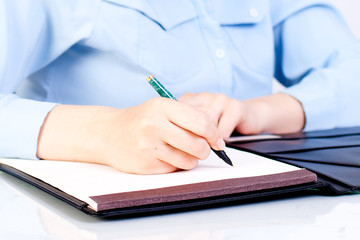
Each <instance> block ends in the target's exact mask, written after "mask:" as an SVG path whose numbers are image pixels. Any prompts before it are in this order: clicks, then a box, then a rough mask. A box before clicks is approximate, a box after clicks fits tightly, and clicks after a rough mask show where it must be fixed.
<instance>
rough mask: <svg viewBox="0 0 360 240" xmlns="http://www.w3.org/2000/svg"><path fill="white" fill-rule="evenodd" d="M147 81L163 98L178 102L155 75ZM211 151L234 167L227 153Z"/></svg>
mask: <svg viewBox="0 0 360 240" xmlns="http://www.w3.org/2000/svg"><path fill="white" fill-rule="evenodd" d="M147 81H148V82H149V83H150V85H151V86H152V87H153V88H154V89H155V91H156V92H157V93H158V94H159V95H160V96H161V97H166V98H170V99H173V100H176V101H177V99H176V98H175V97H174V96H173V95H172V94H171V93H170V92H169V91H168V90H167V89H166V88H165V87H164V86H163V85H162V84H161V83H160V82H159V81H158V80H157V79H156V78H155V77H154V76H153V75H150V76H149V77H148V78H147ZM211 150H212V151H213V152H214V153H215V154H216V155H217V156H218V157H220V158H221V159H222V160H223V161H224V162H225V163H227V164H229V165H230V166H233V164H232V162H231V160H230V158H229V157H228V156H227V155H226V152H225V151H224V150H215V149H213V148H211Z"/></svg>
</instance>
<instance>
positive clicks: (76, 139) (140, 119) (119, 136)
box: [38, 97, 225, 174]
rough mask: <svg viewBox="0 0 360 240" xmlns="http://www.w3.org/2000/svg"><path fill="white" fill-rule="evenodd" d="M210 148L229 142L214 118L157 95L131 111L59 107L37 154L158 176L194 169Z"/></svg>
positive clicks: (45, 128) (48, 121) (52, 114)
mask: <svg viewBox="0 0 360 240" xmlns="http://www.w3.org/2000/svg"><path fill="white" fill-rule="evenodd" d="M210 146H211V147H212V148H214V149H217V150H220V149H223V148H224V146H225V143H224V141H223V140H222V138H221V137H220V134H219V131H218V129H217V122H216V119H215V118H213V117H211V116H209V115H208V114H206V113H205V112H203V111H200V110H199V109H198V108H196V107H193V106H190V105H187V104H184V103H180V102H177V101H174V100H171V99H166V98H160V97H159V98H154V99H151V100H149V101H146V102H145V103H143V104H140V105H138V106H135V107H130V108H127V109H116V108H110V107H101V106H74V105H58V106H56V107H55V108H54V109H53V110H52V111H51V112H50V113H49V114H48V116H47V118H46V120H45V121H44V124H43V127H42V129H41V132H40V134H39V142H38V157H39V158H43V159H53V160H68V161H81V162H93V163H100V164H106V165H109V166H112V167H114V168H116V169H118V170H120V171H123V172H129V173H137V174H158V173H168V172H173V171H176V170H178V169H192V168H194V167H195V166H196V164H197V162H198V160H199V159H205V158H206V157H207V156H208V155H209V154H210Z"/></svg>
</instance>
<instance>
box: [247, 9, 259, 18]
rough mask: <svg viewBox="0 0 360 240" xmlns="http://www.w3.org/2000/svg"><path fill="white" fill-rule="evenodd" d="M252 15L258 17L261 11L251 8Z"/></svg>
mask: <svg viewBox="0 0 360 240" xmlns="http://www.w3.org/2000/svg"><path fill="white" fill-rule="evenodd" d="M249 13H250V16H251V17H253V18H256V17H258V16H259V11H258V10H257V9H256V8H251V9H250V10H249Z"/></svg>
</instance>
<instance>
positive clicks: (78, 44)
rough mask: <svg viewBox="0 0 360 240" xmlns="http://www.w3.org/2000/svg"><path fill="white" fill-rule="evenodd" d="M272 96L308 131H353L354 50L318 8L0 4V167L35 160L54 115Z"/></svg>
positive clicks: (248, 0)
mask: <svg viewBox="0 0 360 240" xmlns="http://www.w3.org/2000/svg"><path fill="white" fill-rule="evenodd" d="M149 74H154V75H155V76H156V77H157V78H158V79H159V80H160V81H161V82H162V83H163V84H164V85H165V86H166V87H167V88H168V89H169V90H170V91H171V92H172V93H173V95H174V96H176V97H179V96H181V95H182V94H184V93H186V92H204V91H206V92H213V93H224V94H226V95H228V96H230V97H233V98H237V99H247V98H253V97H257V96H262V95H268V94H270V93H271V92H272V80H273V78H274V77H275V78H276V79H278V81H280V82H281V83H282V84H283V85H284V86H286V87H287V88H286V89H285V90H284V92H286V93H288V94H291V95H292V96H294V97H296V98H297V99H298V100H299V101H300V102H301V103H302V104H303V107H304V110H305V114H306V127H305V129H306V130H312V129H322V128H332V127H341V126H350V125H359V124H360V110H359V109H360V108H359V105H360V94H358V93H359V92H360V43H359V41H358V40H356V39H355V37H354V36H353V35H352V34H351V32H350V30H349V29H348V28H347V26H346V24H345V23H344V20H343V18H342V17H341V16H340V15H339V13H338V12H337V11H336V9H334V8H333V7H332V6H331V5H329V4H327V3H326V1H320V0H302V1H294V0H242V1H236V0H171V1H168V0H51V1H49V0H32V1H22V0H5V1H0V156H3V157H4V156H5V157H23V158H36V147H37V137H38V133H39V129H40V127H41V125H42V123H43V120H44V118H45V117H46V115H47V113H48V112H49V111H50V110H51V109H52V108H53V107H54V105H55V104H83V105H106V106H113V107H118V108H125V107H129V106H133V105H136V104H140V103H142V102H144V101H146V100H147V99H150V98H152V97H156V96H157V94H156V92H155V91H154V90H153V89H152V88H151V87H150V86H149V85H148V84H147V82H146V78H147V77H148V75H149Z"/></svg>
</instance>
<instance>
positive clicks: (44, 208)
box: [0, 172, 360, 240]
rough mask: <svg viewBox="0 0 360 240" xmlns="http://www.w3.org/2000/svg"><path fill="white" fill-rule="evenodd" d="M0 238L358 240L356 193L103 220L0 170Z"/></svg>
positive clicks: (359, 221)
mask: <svg viewBox="0 0 360 240" xmlns="http://www.w3.org/2000/svg"><path fill="white" fill-rule="evenodd" d="M0 194H1V195H0V196H1V197H0V239H1V240H8V239H11V240H12V239H14V240H15V239H16V240H21V239H27V240H29V239H37V240H42V239H76V240H82V239H131V240H145V239H146V240H148V239H151V240H155V239H156V240H165V239H166V240H168V239H181V240H183V239H190V240H192V239H194V240H200V239H209V240H220V239H221V240H222V239H234V240H235V239H277V240H281V239H286V240H289V239H301V240H304V239H327V240H328V239H360V232H359V229H360V194H354V195H346V196H317V195H306V196H298V197H291V198H281V199H276V200H271V201H260V202H255V203H246V204H240V205H236V206H227V207H219V208H212V209H205V210H196V211H189V212H181V213H172V214H162V215H156V216H147V217H137V218H130V219H112V220H104V219H98V218H95V217H91V216H88V215H86V214H84V213H82V212H80V211H79V210H77V209H75V208H73V207H72V206H70V205H67V204H66V203H64V202H61V201H60V200H58V199H56V198H54V197H52V196H50V195H48V194H47V193H44V192H42V191H41V190H38V189H37V188H35V187H33V186H31V185H29V184H27V183H25V182H22V181H20V180H18V179H16V178H14V177H12V176H10V175H8V174H6V173H3V172H0Z"/></svg>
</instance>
